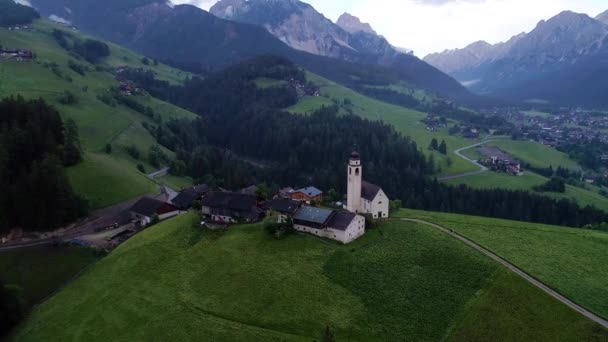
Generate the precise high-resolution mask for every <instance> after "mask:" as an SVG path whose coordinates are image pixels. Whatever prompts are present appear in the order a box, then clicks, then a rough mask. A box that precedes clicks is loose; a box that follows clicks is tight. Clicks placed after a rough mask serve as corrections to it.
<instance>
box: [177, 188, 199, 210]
mask: <svg viewBox="0 0 608 342" xmlns="http://www.w3.org/2000/svg"><path fill="white" fill-rule="evenodd" d="M201 196H202V195H201V194H199V193H198V192H196V191H194V190H193V189H186V190H184V191H182V192H180V193H179V194H178V195H177V196H176V197H175V198H174V199H173V200H172V201H171V203H173V205H175V206H177V207H178V208H180V209H188V208H190V207H191V206H192V203H194V201H196V200H197V199H199V198H200V197H201Z"/></svg>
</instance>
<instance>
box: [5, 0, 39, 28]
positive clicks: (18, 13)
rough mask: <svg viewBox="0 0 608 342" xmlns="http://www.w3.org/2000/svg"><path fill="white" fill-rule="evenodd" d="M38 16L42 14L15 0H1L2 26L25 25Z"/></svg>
mask: <svg viewBox="0 0 608 342" xmlns="http://www.w3.org/2000/svg"><path fill="white" fill-rule="evenodd" d="M37 18H40V15H39V14H38V13H36V11H35V10H34V9H32V8H30V7H27V6H24V5H21V4H18V3H16V2H14V1H13V0H0V27H9V26H13V25H25V24H29V23H31V22H32V20H34V19H37Z"/></svg>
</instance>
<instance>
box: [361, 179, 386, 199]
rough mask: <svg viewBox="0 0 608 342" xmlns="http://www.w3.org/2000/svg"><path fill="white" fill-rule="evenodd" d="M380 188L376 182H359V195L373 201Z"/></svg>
mask: <svg viewBox="0 0 608 342" xmlns="http://www.w3.org/2000/svg"><path fill="white" fill-rule="evenodd" d="M380 190H382V189H381V188H380V187H379V186H377V185H376V184H372V183H368V182H366V181H363V182H361V197H363V198H365V199H366V200H368V201H373V200H374V198H376V196H377V195H378V193H379V192H380Z"/></svg>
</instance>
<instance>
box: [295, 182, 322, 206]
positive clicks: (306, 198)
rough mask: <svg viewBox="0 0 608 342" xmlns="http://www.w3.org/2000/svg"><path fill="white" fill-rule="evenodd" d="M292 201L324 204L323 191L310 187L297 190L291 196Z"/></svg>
mask: <svg viewBox="0 0 608 342" xmlns="http://www.w3.org/2000/svg"><path fill="white" fill-rule="evenodd" d="M291 199H293V200H296V201H302V202H306V203H312V202H323V191H321V190H319V189H317V188H315V187H314V186H309V187H307V188H302V189H300V190H295V191H294V192H293V193H292V194H291Z"/></svg>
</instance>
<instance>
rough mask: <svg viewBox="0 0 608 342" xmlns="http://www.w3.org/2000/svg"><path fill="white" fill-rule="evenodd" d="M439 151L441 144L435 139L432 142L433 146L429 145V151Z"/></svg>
mask: <svg viewBox="0 0 608 342" xmlns="http://www.w3.org/2000/svg"><path fill="white" fill-rule="evenodd" d="M437 149H439V143H438V142H437V139H435V138H433V140H431V144H430V145H429V150H432V151H437Z"/></svg>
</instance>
